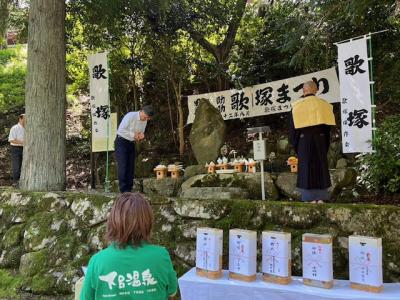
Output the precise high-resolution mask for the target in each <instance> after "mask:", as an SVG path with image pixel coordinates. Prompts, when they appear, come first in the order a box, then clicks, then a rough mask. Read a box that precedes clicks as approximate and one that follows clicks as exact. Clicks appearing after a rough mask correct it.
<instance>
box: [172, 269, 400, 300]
mask: <svg viewBox="0 0 400 300" xmlns="http://www.w3.org/2000/svg"><path fill="white" fill-rule="evenodd" d="M178 281H179V288H180V292H181V297H182V300H225V299H226V300H333V299H347V300H400V283H386V284H384V289H383V292H381V293H378V294H375V293H369V292H364V291H358V290H354V289H352V288H350V284H349V281H347V280H335V284H334V287H333V288H332V289H322V288H316V287H310V286H306V285H304V284H303V282H302V278H301V277H295V276H294V277H292V283H291V284H289V285H278V284H273V283H266V282H264V281H263V280H262V277H261V274H257V280H256V281H254V282H242V281H237V280H231V279H228V272H227V271H224V274H223V277H222V278H221V279H218V280H212V279H207V278H203V277H199V276H197V275H196V268H192V269H191V270H190V271H188V272H187V273H186V274H184V275H183V276H182V277H181V278H179V280H178Z"/></svg>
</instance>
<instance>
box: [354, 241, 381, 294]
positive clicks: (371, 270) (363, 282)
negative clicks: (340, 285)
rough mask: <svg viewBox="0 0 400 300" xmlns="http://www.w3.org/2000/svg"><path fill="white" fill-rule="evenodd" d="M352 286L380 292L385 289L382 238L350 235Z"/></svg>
mask: <svg viewBox="0 0 400 300" xmlns="http://www.w3.org/2000/svg"><path fill="white" fill-rule="evenodd" d="M349 268H350V270H349V271H350V286H351V287H352V288H353V289H357V290H362V291H367V292H373V293H379V292H381V291H382V290H383V275H382V239H381V238H374V237H367V236H358V235H352V236H349Z"/></svg>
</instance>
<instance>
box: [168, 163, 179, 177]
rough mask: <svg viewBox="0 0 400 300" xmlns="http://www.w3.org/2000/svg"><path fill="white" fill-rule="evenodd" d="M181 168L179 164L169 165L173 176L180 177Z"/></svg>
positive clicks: (169, 170)
mask: <svg viewBox="0 0 400 300" xmlns="http://www.w3.org/2000/svg"><path fill="white" fill-rule="evenodd" d="M180 170H181V169H180V168H179V167H178V166H174V165H171V166H168V172H170V173H171V178H179V176H180Z"/></svg>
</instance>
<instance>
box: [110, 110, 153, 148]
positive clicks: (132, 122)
mask: <svg viewBox="0 0 400 300" xmlns="http://www.w3.org/2000/svg"><path fill="white" fill-rule="evenodd" d="M146 125H147V121H140V114H139V112H138V111H131V112H129V113H127V114H126V115H125V116H124V118H123V119H122V121H121V124H119V127H118V130H117V134H118V135H119V136H120V137H123V138H124V139H127V140H128V141H134V140H135V133H137V132H142V133H144V130H145V129H146Z"/></svg>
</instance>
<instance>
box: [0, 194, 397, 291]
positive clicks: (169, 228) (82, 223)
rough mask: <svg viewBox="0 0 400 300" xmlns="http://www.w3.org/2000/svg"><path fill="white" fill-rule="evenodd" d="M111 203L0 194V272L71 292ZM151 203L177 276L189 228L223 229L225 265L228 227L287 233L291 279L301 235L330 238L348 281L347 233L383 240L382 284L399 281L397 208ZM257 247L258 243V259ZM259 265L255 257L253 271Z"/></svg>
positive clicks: (102, 198) (186, 256)
mask: <svg viewBox="0 0 400 300" xmlns="http://www.w3.org/2000/svg"><path fill="white" fill-rule="evenodd" d="M114 199H115V195H111V194H110V195H100V194H82V193H21V192H16V191H13V190H0V269H2V270H0V272H1V271H4V270H8V271H9V272H10V273H13V272H14V273H13V274H16V276H15V278H18V280H19V283H18V286H20V289H21V290H22V291H25V292H31V293H34V294H41V295H62V294H64V295H67V294H71V293H72V288H73V284H74V282H75V281H76V280H77V279H78V278H79V276H80V271H79V270H80V266H82V265H85V264H86V263H87V262H88V259H89V258H90V256H91V255H92V254H93V253H94V252H96V251H98V250H99V249H102V248H103V247H105V246H106V245H105V243H104V240H103V236H104V233H105V219H106V216H107V212H108V211H109V209H110V207H111V205H112V203H113V201H114ZM150 201H151V204H152V207H153V209H154V213H155V220H156V224H155V228H154V232H153V242H154V243H157V244H161V245H164V246H165V247H167V249H168V250H169V251H170V253H171V257H172V259H173V261H174V265H175V267H176V270H177V272H178V274H179V275H181V274H183V273H184V272H185V271H187V270H188V269H189V268H190V267H192V266H193V265H194V262H195V236H196V228H197V227H198V226H210V227H218V228H222V229H224V259H223V264H224V268H227V265H228V256H227V253H228V230H229V229H230V228H243V229H252V230H257V231H258V233H259V237H260V233H261V231H263V230H284V231H288V232H291V233H292V256H293V274H294V275H301V235H302V234H303V233H306V232H311V233H330V234H332V235H333V236H334V276H335V278H338V279H347V278H348V259H347V256H348V249H347V242H348V236H349V235H351V234H354V233H356V234H361V235H371V236H379V237H382V238H383V247H384V251H383V252H384V256H383V257H384V280H385V282H397V281H399V279H400V269H399V265H400V253H399V251H398V245H400V208H399V207H393V206H376V205H351V204H342V205H335V204H323V205H311V204H303V203H297V202H272V201H268V202H263V201H254V200H215V199H208V200H185V199H177V198H167V197H162V196H151V197H150ZM260 249H261V244H260V243H259V256H260ZM260 262H261V257H259V263H258V266H259V268H260V266H261V263H260ZM15 271H16V272H15ZM0 288H1V284H0ZM57 297H58V298H59V296H56V298H57ZM13 299H17V298H16V297H14V298H13Z"/></svg>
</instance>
